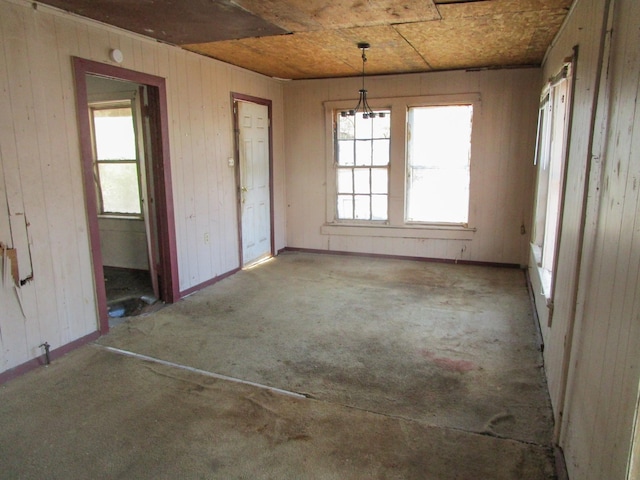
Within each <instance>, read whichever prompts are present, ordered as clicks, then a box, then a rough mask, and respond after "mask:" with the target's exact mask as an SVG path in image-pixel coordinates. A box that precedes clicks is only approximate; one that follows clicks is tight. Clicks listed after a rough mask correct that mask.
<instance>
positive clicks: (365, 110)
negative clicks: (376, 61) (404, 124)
mask: <svg viewBox="0 0 640 480" xmlns="http://www.w3.org/2000/svg"><path fill="white" fill-rule="evenodd" d="M370 46H371V45H369V44H368V43H366V42H361V43H358V48H359V49H360V50H362V88H361V89H360V90H359V91H358V92H359V93H360V98H359V99H358V104H357V105H356V106H355V108H353V109H352V110H348V111H343V112H340V116H342V117H347V116H349V117H352V116H354V115H355V114H356V113H358V111H360V110H362V118H374V117H384V112H377V113H376V112H374V111H373V110H371V107H370V106H369V102H367V89H366V88H364V64H365V63H366V61H367V54H366V51H367V49H368V48H369V47H370Z"/></svg>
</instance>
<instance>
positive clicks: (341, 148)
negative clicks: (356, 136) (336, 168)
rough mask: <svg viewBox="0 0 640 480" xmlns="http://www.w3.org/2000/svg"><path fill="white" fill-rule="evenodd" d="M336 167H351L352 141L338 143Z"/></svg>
mask: <svg viewBox="0 0 640 480" xmlns="http://www.w3.org/2000/svg"><path fill="white" fill-rule="evenodd" d="M338 165H353V141H352V140H339V141H338Z"/></svg>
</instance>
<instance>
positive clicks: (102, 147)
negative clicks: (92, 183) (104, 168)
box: [93, 107, 137, 160]
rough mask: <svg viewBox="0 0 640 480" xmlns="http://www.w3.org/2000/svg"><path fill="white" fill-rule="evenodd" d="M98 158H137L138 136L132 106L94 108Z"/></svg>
mask: <svg viewBox="0 0 640 480" xmlns="http://www.w3.org/2000/svg"><path fill="white" fill-rule="evenodd" d="M93 124H94V128H95V140H96V153H97V156H98V160H135V159H136V158H137V155H136V138H135V132H134V129H133V116H132V114H131V108H130V107H124V108H105V109H102V110H93Z"/></svg>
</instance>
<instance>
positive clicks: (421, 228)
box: [321, 92, 482, 240]
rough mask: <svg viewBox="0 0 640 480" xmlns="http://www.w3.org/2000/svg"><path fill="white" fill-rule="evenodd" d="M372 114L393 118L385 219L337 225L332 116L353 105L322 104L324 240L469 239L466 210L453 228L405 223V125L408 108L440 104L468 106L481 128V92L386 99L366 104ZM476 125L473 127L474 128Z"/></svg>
mask: <svg viewBox="0 0 640 480" xmlns="http://www.w3.org/2000/svg"><path fill="white" fill-rule="evenodd" d="M369 103H370V105H371V107H372V108H373V109H374V110H381V109H384V110H389V111H390V112H391V113H390V115H391V139H390V160H389V192H388V196H389V201H388V209H389V214H388V220H387V221H386V222H379V221H353V220H346V221H345V220H340V221H337V220H336V217H335V205H336V203H337V202H336V199H337V196H336V195H337V181H336V180H335V179H336V170H335V148H336V146H335V135H334V130H335V128H336V125H335V118H336V117H335V115H336V113H335V112H336V111H340V110H348V109H350V108H353V104H354V100H337V101H326V102H324V104H323V105H324V108H325V140H326V147H325V159H326V161H325V166H326V169H325V174H326V177H325V192H326V197H325V198H326V211H325V223H324V225H323V226H322V227H321V233H322V234H324V235H347V236H350V235H353V236H369V235H372V236H380V237H396V238H424V239H426V238H430V239H455V240H471V239H473V236H474V232H475V231H476V228H475V227H474V226H473V222H474V212H473V210H472V209H471V208H470V209H469V221H468V222H467V224H455V223H448V224H442V223H422V222H420V223H416V222H407V221H406V220H405V203H406V169H407V120H408V109H409V107H421V106H443V105H472V106H473V117H474V120H475V119H477V124H478V125H479V124H480V118H481V112H482V102H481V96H480V93H475V92H471V93H461V94H444V95H422V96H408V97H385V98H376V99H369ZM475 126H476V123H474V127H475ZM479 134H481V132H480V129H479V128H473V129H472V132H471V142H472V144H473V143H475V142H476V141H477V140H476V137H477V135H479ZM473 163H474V151H473V148H472V153H471V160H470V188H469V202H470V204H471V203H472V202H473V197H474V193H475V192H474V188H473V178H474V169H473Z"/></svg>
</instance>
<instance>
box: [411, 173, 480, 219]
mask: <svg viewBox="0 0 640 480" xmlns="http://www.w3.org/2000/svg"><path fill="white" fill-rule="evenodd" d="M468 185H469V174H468V172H464V171H451V170H449V171H447V170H437V169H414V170H413V171H412V173H411V174H410V183H409V189H410V190H411V192H412V195H411V197H410V199H409V200H410V201H409V203H408V205H407V207H408V208H407V220H409V221H428V222H446V223H449V222H451V223H466V221H467V210H468V205H469V187H468Z"/></svg>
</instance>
